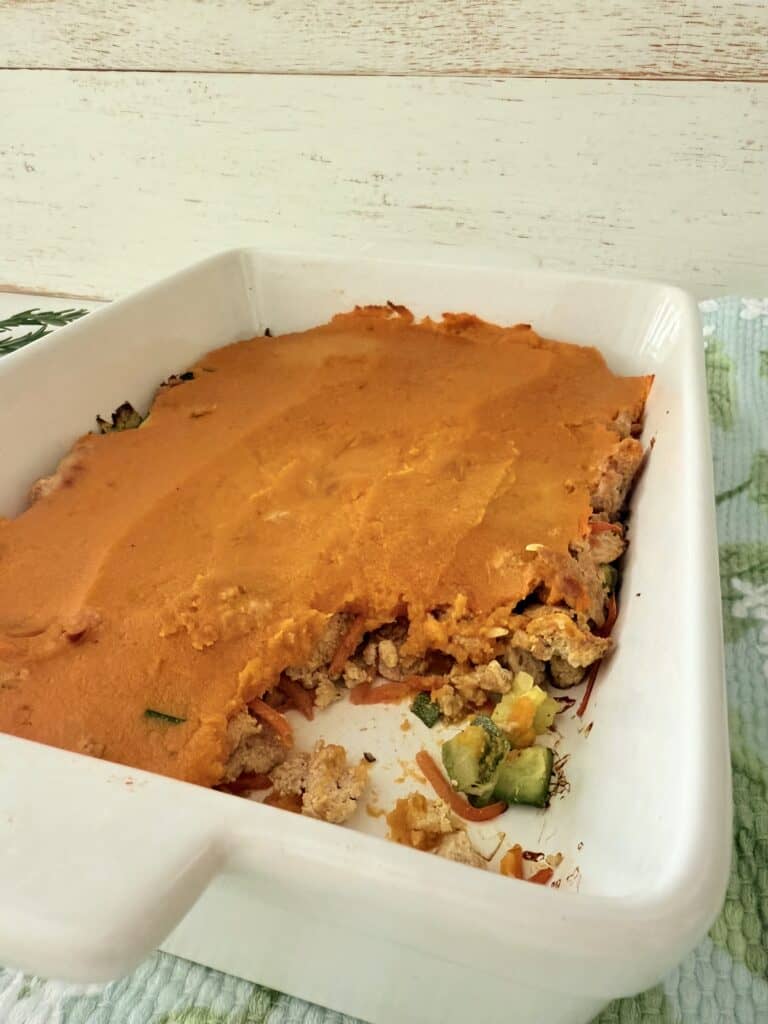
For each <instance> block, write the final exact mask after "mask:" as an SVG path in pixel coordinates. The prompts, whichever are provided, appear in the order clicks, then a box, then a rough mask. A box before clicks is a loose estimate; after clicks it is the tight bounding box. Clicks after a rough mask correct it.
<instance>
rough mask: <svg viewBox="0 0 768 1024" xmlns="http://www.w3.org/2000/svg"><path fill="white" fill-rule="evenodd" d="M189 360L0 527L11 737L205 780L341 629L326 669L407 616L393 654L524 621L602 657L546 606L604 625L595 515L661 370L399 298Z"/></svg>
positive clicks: (606, 512) (629, 470)
mask: <svg viewBox="0 0 768 1024" xmlns="http://www.w3.org/2000/svg"><path fill="white" fill-rule="evenodd" d="M192 373H193V375H194V376H193V379H188V380H186V381H184V382H183V383H182V384H181V385H180V386H178V387H167V388H161V389H160V390H159V392H158V394H157V396H156V398H155V401H154V404H153V405H152V408H151V414H150V416H149V418H148V419H147V420H146V421H145V422H144V423H143V424H142V425H141V427H140V428H139V429H133V430H124V431H122V432H116V433H108V434H105V435H103V436H100V435H97V434H86V435H85V436H84V437H82V438H80V440H79V441H77V442H76V444H75V445H74V447H73V449H72V451H71V452H70V454H69V455H68V456H67V457H66V458H65V459H64V460H63V462H62V464H61V465H60V467H59V469H58V471H57V472H56V473H55V474H54V476H52V477H51V478H48V479H47V480H46V481H41V482H39V484H38V485H37V486H36V487H35V489H34V494H33V497H34V498H36V499H37V500H34V501H33V503H32V504H31V505H30V507H29V508H28V509H27V510H26V511H25V512H23V513H22V514H21V515H20V516H18V517H17V518H16V519H13V520H0V729H2V730H4V731H6V732H10V733H14V734H16V735H19V736H25V737H29V738H32V739H36V740H40V741H42V742H44V743H49V744H53V745H55V746H59V747H64V748H68V749H71V750H80V751H84V752H86V753H91V754H95V755H96V756H102V757H106V758H108V759H110V760H114V761H118V762H124V763H126V764H130V765H133V766H136V767H141V768H146V769H150V770H153V771H157V772H161V773H163V774H167V775H171V776H175V777H178V778H183V779H187V780H190V781H193V782H198V783H202V784H204V785H212V784H216V783H217V782H219V781H221V779H222V778H223V777H224V776H225V772H226V765H227V762H228V760H229V758H230V756H231V755H232V753H233V744H234V743H235V740H234V739H233V729H232V722H234V721H236V720H238V716H242V714H243V713H244V710H245V708H246V705H247V704H248V702H249V701H251V700H252V699H253V698H256V697H259V696H261V695H264V694H265V693H266V692H267V691H270V690H271V688H273V687H275V686H276V685H277V684H278V682H279V681H280V679H281V675H282V674H283V673H285V672H286V671H287V670H289V669H296V667H300V666H302V665H305V664H308V663H309V662H311V659H312V657H313V652H315V651H316V650H317V648H318V644H319V643H320V641H321V640H322V638H323V637H326V638H327V637H328V636H329V633H328V627H329V624H330V623H332V622H334V623H337V624H338V623H339V622H341V623H342V626H344V629H346V632H344V629H341V632H343V633H344V636H342V637H341V640H343V641H344V642H346V643H347V644H348V646H349V651H348V652H347V651H344V652H342V655H341V661H340V663H339V664H338V665H336V667H335V671H336V673H337V674H338V672H339V671H340V669H341V668H342V667H343V664H344V662H345V656H351V655H352V654H353V653H354V650H355V648H356V647H357V645H358V644H361V643H362V642H363V638H364V636H365V635H367V634H369V633H371V632H372V631H375V630H376V629H378V628H379V627H382V626H383V625H385V624H387V623H395V622H399V623H400V624H401V627H402V628H401V635H400V636H399V638H396V639H398V643H399V647H398V648H397V649H396V653H397V654H399V656H400V657H401V658H403V657H410V658H412V659H419V658H423V657H424V656H425V654H426V653H427V652H441V653H442V654H443V655H445V656H446V657H449V658H451V659H453V664H454V665H455V666H458V667H459V668H461V667H462V666H463V668H464V670H465V672H469V673H471V672H473V671H474V666H476V665H482V664H484V663H487V662H488V660H489V659H490V658H493V657H494V656H495V654H496V652H497V649H498V643H499V642H500V638H504V637H509V636H514V635H516V634H517V633H520V635H521V636H522V635H523V634H524V635H525V639H524V640H522V641H521V650H526V649H527V650H530V651H533V653H534V656H536V657H545V658H546V657H549V658H550V659H554V658H555V657H557V658H560V659H561V660H562V661H563V664H564V665H565V666H566V667H568V666H569V665H570V666H573V665H576V666H577V669H576V670H577V671H581V669H580V668H578V666H579V665H580V664H586V663H587V661H588V660H589V659H590V658H591V659H594V658H596V657H598V653H599V652H598V653H591V654H589V655H584V656H582V659H581V662H579V660H578V657H577V656H576V655H574V656H573V658H570V652H571V648H566V647H564V646H562V645H561V647H557V645H556V643H555V640H554V639H553V638H552V637H553V635H554V634H552V633H551V630H550V634H551V635H550V634H548V635H546V636H545V635H544V627H543V626H542V624H541V623H542V621H543V619H542V613H541V609H542V608H543V609H544V611H545V612H546V610H547V608H548V607H549V606H557V607H558V609H559V611H558V614H559V615H561V616H564V618H563V622H562V623H561V625H559V626H557V630H556V632H557V636H558V637H559V636H560V635H561V634H562V635H563V637H565V634H566V633H567V630H568V629H570V628H571V627H573V629H577V627H578V629H580V630H581V632H580V633H579V637H580V638H582V639H583V637H586V638H587V641H589V637H590V633H589V629H590V625H589V624H591V625H594V626H596V627H599V626H600V624H601V622H602V621H603V616H604V594H603V591H602V590H601V588H600V586H599V584H598V583H596V582H595V574H594V571H593V570H594V567H595V559H594V558H593V557H592V556H593V554H594V552H593V553H592V554H585V551H586V550H587V541H588V539H589V536H590V528H589V524H590V520H592V521H594V520H595V517H597V518H598V519H600V518H602V519H607V520H610V519H612V518H613V517H614V516H615V514H616V512H617V509H618V506H619V505H620V504H621V502H622V501H623V498H624V496H625V494H626V489H627V487H628V486H629V483H630V481H631V478H632V476H633V475H634V473H635V471H636V469H637V466H638V464H639V461H640V458H641V456H642V448H641V447H640V444H639V442H638V441H637V440H635V439H634V438H633V437H632V436H630V433H631V432H630V429H629V425H630V424H636V423H637V422H639V420H640V419H641V416H642V409H643V404H644V401H645V397H646V394H647V391H648V387H649V380H648V379H647V378H622V377H618V376H616V375H615V374H613V373H612V372H611V371H610V370H609V369H608V367H607V366H606V364H605V361H604V360H603V358H602V356H601V355H600V354H599V353H598V352H597V351H596V350H595V349H593V348H583V347H577V346H573V345H567V344H563V343H558V342H554V341H547V340H545V339H543V338H540V337H539V336H538V335H537V334H536V333H535V332H534V331H533V330H531V329H530V327H528V326H525V325H519V326H516V327H506V328H503V327H498V326H494V325H492V324H488V323H484V322H482V321H480V320H478V319H477V318H475V317H474V316H469V315H464V314H461V315H446V317H445V318H444V320H443V321H441V322H440V323H436V322H433V321H430V320H426V321H423V322H421V323H416V322H414V320H413V317H412V316H411V314H410V313H409V312H408V311H407V310H404V309H402V308H395V307H390V308H387V307H383V308H379V307H369V308H363V309H356V310H355V311H353V312H351V313H347V314H343V315H340V316H336V317H334V318H333V320H332V321H331V322H330V323H329V324H326V325H324V326H322V327H318V328H315V329H314V330H310V331H305V332H303V333H299V334H291V335H285V336H283V337H280V338H258V339H255V340H252V341H243V342H240V343H238V344H235V345H230V346H228V347H226V348H223V349H219V350H218V351H215V352H211V353H210V354H208V355H206V356H204V357H203V358H202V359H200V361H199V362H198V364H197V365H195V366H194V367H192ZM95 411H96V410H93V412H95ZM609 539H610V538H609ZM596 557H597V556H595V558H596ZM612 557H616V556H615V555H613V556H612ZM606 560H607V556H606ZM533 595H535V600H536V602H537V610H536V614H535V615H533V618H532V619H531V620H530V622H531V623H533V625H532V626H531V625H530V623H529V620H528V619H527V618H525V607H526V606H525V605H523V604H521V602H524V601H526V599H531V598H532V596H533ZM563 609H564V610H565V611H563ZM340 613H343V614H344V615H345V616H346V617H345V618H344V619H339V617H338V616H339V615H340ZM334 617H335V618H334ZM523 620H524V621H523ZM566 620H567V621H566ZM349 623H351V632H350V629H349V628H347V626H346V625H345V624H347V625H348V624H349ZM403 623H405V625H404V626H403V625H402V624H403ZM529 626H530V629H529ZM534 626H535V628H536V629H537V630H538V633H536V632H535V630H534ZM561 626H562V628H561ZM526 630H528V631H526ZM534 633H535V636H534ZM574 636H575V634H574ZM542 637H543V639H542ZM528 638H533V639H531V640H530V644H529V646H528V647H527V648H526V644H528ZM566 639H567V637H565V639H563V644H565V642H566ZM341 640H340V641H339V642H341ZM382 642H383V641H382ZM387 642H389V643H390V644H391V646H392V647H393V648H394V641H387ZM578 642H579V643H581V639H579V640H578ZM599 642H600V643H605V641H599ZM537 644H538V645H539V646H538V647H536V646H535V645H537ZM542 644H549V645H550V646H549V647H546V646H542ZM553 645H554V646H553ZM379 648H380V651H379V653H380V654H381V651H385V652H388V653H389V656H390V660H391V658H393V657H394V655H392V652H391V651H389V648H382V647H381V644H379ZM550 648H551V649H550ZM574 649H575V648H574ZM537 650H541V651H544V653H543V654H536V651H537ZM547 652H548V653H547ZM373 656H374V657H375V656H376V652H375V651H374V655H373ZM382 656H383V655H382ZM569 658H570V660H569ZM361 664H362V662H361ZM331 674H333V673H331ZM326 681H327V680H326ZM148 711H149V714H148V713H147V712H148ZM238 728H240V727H238ZM235 731H237V730H235ZM252 731H254V732H255V731H256V730H252ZM240 733H242V728H240ZM238 735H239V734H238ZM274 740H275V737H274V736H271V738H270V742H274Z"/></svg>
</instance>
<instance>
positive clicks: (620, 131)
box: [0, 0, 768, 308]
mask: <svg viewBox="0 0 768 1024" xmlns="http://www.w3.org/2000/svg"><path fill="white" fill-rule="evenodd" d="M767 150H768V3H766V0H599V2H595V0H552V2H549V3H544V2H542V0H499V2H494V0H425V2H418V0H413V2H412V0H379V2H374V0H343V2H342V0H312V2H310V0H272V2H271V3H269V2H266V0H264V2H258V0H251V2H246V0H198V2H192V0H113V2H112V3H110V4H108V5H106V4H103V3H101V2H96V0H57V2H55V3H42V2H40V0H0V291H6V292H13V291H15V290H23V291H26V292H34V293H37V294H38V295H39V294H43V293H45V294H47V295H56V294H59V295H65V296H86V297H91V298H103V299H109V298H112V297H114V296H116V295H119V294H122V293H125V292H127V291H129V290H131V289H134V288H135V287H137V286H138V285H141V284H143V283H146V282H147V281H149V280H151V279H153V278H156V277H157V276H159V275H162V274H165V273H167V272H169V271H171V270H173V269H175V268H176V267H178V266H180V265H183V264H184V263H187V262H190V261H192V260H194V259H197V258H199V257H202V256H204V255H207V254H208V253H210V252H212V251H215V250H217V249H222V248H225V247H228V246H232V245H239V244H244V243H245V244H263V245H267V246H269V245H279V246H289V247H297V246H299V247H300V246H306V245H310V246H312V247H314V248H318V247H319V248H338V247H343V248H345V249H346V250H352V251H363V250H365V251H368V252H381V253H384V254H393V253H408V254H414V253H416V254H420V253H425V252H427V253H428V254H434V253H437V254H439V255H441V256H442V258H443V259H446V258H447V259H453V258H461V259H466V258H468V257H475V258H479V259H483V258H486V257H491V258H493V259H499V258H503V259H505V260H508V261H509V262H510V263H511V264H513V265H518V266H546V267H550V268H561V269H568V270H583V271H590V272H603V273H605V272H608V273H619V274H632V275H641V276H646V277H656V278H664V279H668V280H670V281H673V282H676V283H679V284H681V285H683V286H685V287H687V288H689V289H691V290H692V291H694V292H695V293H697V294H698V295H699V296H701V295H704V294H707V295H715V294H719V293H724V292H738V293H741V294H760V295H762V294H765V292H766V290H768V288H767V286H766V282H768V213H767V211H768V161H767V160H766V151H767ZM16 308H18V304H16Z"/></svg>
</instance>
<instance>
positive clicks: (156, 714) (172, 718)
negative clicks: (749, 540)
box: [144, 708, 186, 725]
mask: <svg viewBox="0 0 768 1024" xmlns="http://www.w3.org/2000/svg"><path fill="white" fill-rule="evenodd" d="M144 717H145V718H156V719H157V720H158V721H160V722H168V723H169V724H170V725H181V724H182V722H186V718H177V717H176V715H167V714H166V713H165V712H164V711H155V709H154V708H146V709H145V711H144Z"/></svg>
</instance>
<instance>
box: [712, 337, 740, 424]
mask: <svg viewBox="0 0 768 1024" xmlns="http://www.w3.org/2000/svg"><path fill="white" fill-rule="evenodd" d="M704 366H705V369H706V375H707V392H708V393H709V410H710V414H711V416H712V421H713V422H714V423H716V424H717V426H718V427H722V428H723V429H724V430H730V429H731V428H732V427H733V424H734V422H735V417H736V385H735V382H734V376H733V362H732V360H731V359H730V358H729V357H728V356H727V355H726V353H725V351H724V350H723V348H722V345H721V344H720V342H719V341H716V340H715V339H712V340H711V341H710V342H709V345H708V346H707V349H706V352H705V355H704Z"/></svg>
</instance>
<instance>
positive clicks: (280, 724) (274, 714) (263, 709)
mask: <svg viewBox="0 0 768 1024" xmlns="http://www.w3.org/2000/svg"><path fill="white" fill-rule="evenodd" d="M248 708H249V710H251V711H252V712H253V714H254V715H255V716H256V717H257V718H260V719H261V720H262V721H263V722H266V723H267V725H271V726H272V728H273V729H274V730H275V732H276V733H277V735H278V736H279V737H280V739H281V740H282V741H283V743H285V745H286V746H287V747H292V746H293V729H292V728H291V723H290V722H289V721H288V719H287V718H285V717H284V716H283V715H281V714H280V712H279V711H275V709H274V708H271V707H270V706H269V704H266V703H265V702H264V701H263V700H259V698H258V697H255V698H254V699H253V700H252V701H251V702H250V703H249V704H248Z"/></svg>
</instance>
